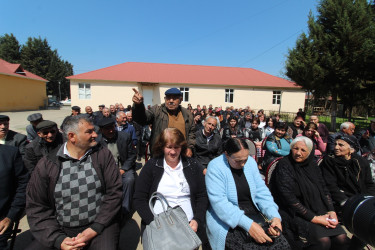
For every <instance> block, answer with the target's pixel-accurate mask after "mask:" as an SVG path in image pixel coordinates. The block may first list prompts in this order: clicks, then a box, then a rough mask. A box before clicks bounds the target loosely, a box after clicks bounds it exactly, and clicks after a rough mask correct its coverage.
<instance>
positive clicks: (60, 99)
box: [59, 81, 61, 102]
mask: <svg viewBox="0 0 375 250" xmlns="http://www.w3.org/2000/svg"><path fill="white" fill-rule="evenodd" d="M60 85H61V82H60V81H59V96H60V99H59V102H61V89H60Z"/></svg>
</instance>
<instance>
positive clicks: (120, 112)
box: [116, 111, 125, 118]
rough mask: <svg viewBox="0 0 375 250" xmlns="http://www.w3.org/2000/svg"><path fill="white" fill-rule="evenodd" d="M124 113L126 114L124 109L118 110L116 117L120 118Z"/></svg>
mask: <svg viewBox="0 0 375 250" xmlns="http://www.w3.org/2000/svg"><path fill="white" fill-rule="evenodd" d="M122 114H124V115H125V112H124V111H119V112H117V114H116V118H120V117H121V115H122Z"/></svg>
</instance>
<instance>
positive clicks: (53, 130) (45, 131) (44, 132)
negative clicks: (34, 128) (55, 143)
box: [42, 129, 56, 135]
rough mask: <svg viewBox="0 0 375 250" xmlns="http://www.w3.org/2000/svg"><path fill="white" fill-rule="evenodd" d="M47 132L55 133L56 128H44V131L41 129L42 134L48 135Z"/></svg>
mask: <svg viewBox="0 0 375 250" xmlns="http://www.w3.org/2000/svg"><path fill="white" fill-rule="evenodd" d="M49 133H51V134H55V133H56V129H51V130H44V131H42V134H43V135H48V134H49Z"/></svg>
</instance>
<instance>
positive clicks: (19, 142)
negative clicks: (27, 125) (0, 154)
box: [5, 130, 27, 157]
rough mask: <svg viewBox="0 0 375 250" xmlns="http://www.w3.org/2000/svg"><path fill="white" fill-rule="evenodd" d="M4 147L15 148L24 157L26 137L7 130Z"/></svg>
mask: <svg viewBox="0 0 375 250" xmlns="http://www.w3.org/2000/svg"><path fill="white" fill-rule="evenodd" d="M5 145H9V146H13V147H17V148H18V149H19V151H20V153H21V155H22V157H23V156H24V155H25V147H26V145H27V137H26V135H23V134H20V133H17V132H15V131H13V130H9V131H8V133H7V136H6V137H5Z"/></svg>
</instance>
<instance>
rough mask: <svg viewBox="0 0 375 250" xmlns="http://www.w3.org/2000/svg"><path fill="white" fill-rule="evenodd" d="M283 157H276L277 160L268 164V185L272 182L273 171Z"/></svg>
mask: <svg viewBox="0 0 375 250" xmlns="http://www.w3.org/2000/svg"><path fill="white" fill-rule="evenodd" d="M282 158H283V157H279V158H276V159H275V160H273V161H272V162H271V163H270V164H269V165H268V166H267V170H266V185H267V187H268V185H269V184H270V181H271V177H272V173H273V171H274V170H275V168H276V166H277V163H278V162H279V161H280V160H281V159H282Z"/></svg>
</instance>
